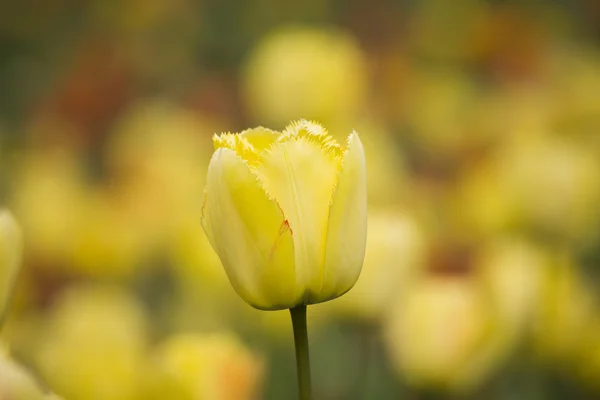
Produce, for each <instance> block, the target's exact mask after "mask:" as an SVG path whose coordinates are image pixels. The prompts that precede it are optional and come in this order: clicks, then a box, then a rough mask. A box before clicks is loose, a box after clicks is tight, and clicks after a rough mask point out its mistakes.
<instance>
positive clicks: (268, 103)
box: [242, 27, 367, 127]
mask: <svg viewBox="0 0 600 400" xmlns="http://www.w3.org/2000/svg"><path fill="white" fill-rule="evenodd" d="M242 79H243V89H244V97H245V101H246V105H247V107H248V108H249V110H250V112H251V113H252V116H253V117H254V119H255V120H257V121H263V122H264V123H266V124H269V125H272V126H276V127H283V126H284V124H286V123H287V121H289V120H291V119H293V118H297V117H298V116H301V117H303V118H308V119H317V120H320V121H323V122H324V123H326V124H334V123H335V122H336V121H339V120H344V119H348V118H352V117H354V116H355V115H356V113H357V112H358V111H360V108H361V106H362V105H363V104H364V102H365V101H366V95H367V74H366V60H365V57H364V55H363V54H362V52H361V50H360V49H359V47H358V45H357V43H356V42H355V41H354V39H353V38H352V37H350V36H348V35H347V34H345V33H342V32H337V31H329V30H323V29H315V28H302V27H296V28H292V27H285V28H282V29H279V30H277V31H274V32H272V33H270V34H269V35H268V36H266V37H265V38H264V39H263V40H262V41H260V42H259V43H258V45H257V47H256V48H255V49H254V51H253V53H252V54H251V56H250V58H249V60H248V63H247V66H246V68H245V71H244V76H243V77H242Z"/></svg>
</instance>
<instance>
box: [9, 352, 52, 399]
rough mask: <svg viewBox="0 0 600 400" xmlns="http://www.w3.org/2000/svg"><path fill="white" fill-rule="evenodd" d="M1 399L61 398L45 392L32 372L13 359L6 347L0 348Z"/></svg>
mask: <svg viewBox="0 0 600 400" xmlns="http://www.w3.org/2000/svg"><path fill="white" fill-rule="evenodd" d="M0 399H2V400H59V399H58V397H55V396H54V395H52V394H50V393H45V392H44V390H42V388H41V387H40V385H39V384H38V382H36V380H35V379H34V378H33V377H32V376H31V374H30V373H29V372H28V371H26V370H25V369H24V368H23V367H22V366H21V365H19V364H17V363H16V362H15V361H14V360H12V359H11V358H10V357H9V355H8V354H7V352H6V350H5V349H0Z"/></svg>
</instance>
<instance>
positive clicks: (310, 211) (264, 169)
mask: <svg viewBox="0 0 600 400" xmlns="http://www.w3.org/2000/svg"><path fill="white" fill-rule="evenodd" d="M261 156H262V163H261V164H260V165H258V166H257V167H256V172H257V174H258V176H259V177H260V180H261V181H262V182H263V185H264V187H265V189H266V190H267V192H268V193H269V194H270V195H272V196H273V197H274V198H275V199H277V202H278V203H279V205H280V207H281V209H282V210H283V214H284V215H285V217H286V219H287V220H288V221H289V225H290V227H291V230H292V237H293V239H294V249H295V261H296V274H297V279H298V284H299V285H301V286H303V287H304V288H305V289H306V292H305V294H304V303H307V304H308V303H313V302H314V296H315V295H316V293H317V292H318V290H319V289H320V287H321V272H322V270H323V265H324V261H325V240H326V235H327V219H328V215H329V202H330V200H331V196H332V193H333V188H334V186H335V182H336V180H337V170H338V167H339V159H338V158H336V157H334V156H333V155H332V154H330V153H329V152H326V151H324V150H323V149H322V148H321V147H320V146H319V145H318V144H317V143H316V142H314V141H311V140H308V139H307V138H293V139H290V140H288V141H285V142H282V143H278V144H275V145H273V147H271V148H270V149H269V150H268V151H266V152H264V153H263V154H261Z"/></svg>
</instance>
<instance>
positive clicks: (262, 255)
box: [202, 148, 301, 309]
mask: <svg viewBox="0 0 600 400" xmlns="http://www.w3.org/2000/svg"><path fill="white" fill-rule="evenodd" d="M202 226H203V227H204V230H205V232H206V233H207V236H208V238H209V240H210V242H211V245H212V246H213V248H214V249H215V251H216V252H217V254H218V255H219V258H220V259H221V262H222V264H223V266H224V268H225V271H226V272H227V276H228V277H229V280H230V282H231V284H232V286H233V287H234V289H235V290H236V291H237V292H238V294H239V295H240V296H241V297H242V298H243V299H244V300H245V301H246V302H248V303H249V304H250V305H252V306H254V307H256V308H262V309H279V308H289V307H291V306H294V305H296V304H297V303H298V298H299V296H300V295H301V293H300V292H298V291H297V290H296V275H295V265H294V244H293V241H292V233H291V230H290V228H289V224H288V223H287V221H286V220H285V219H284V217H283V214H282V212H281V210H280V209H279V207H278V205H277V203H276V202H275V201H274V200H272V199H270V198H269V197H268V196H267V194H266V193H265V191H264V190H263V189H262V187H261V185H260V183H259V182H258V181H257V179H256V177H255V176H254V175H253V174H252V172H251V171H250V169H249V167H248V164H247V163H246V162H245V161H244V160H242V158H240V157H239V156H238V155H236V154H235V153H234V152H233V151H232V150H230V149H226V148H221V149H218V150H217V151H216V152H215V154H214V155H213V158H212V159H211V162H210V166H209V170H208V177H207V186H206V199H205V204H204V208H203V216H202Z"/></svg>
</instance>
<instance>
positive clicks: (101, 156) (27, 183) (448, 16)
mask: <svg viewBox="0 0 600 400" xmlns="http://www.w3.org/2000/svg"><path fill="white" fill-rule="evenodd" d="M0 4H1V5H0V153H1V154H0V164H1V167H0V181H1V184H0V199H1V203H2V204H3V206H5V207H7V208H9V209H10V210H12V211H13V213H14V214H15V215H16V217H17V218H18V220H19V221H20V223H21V225H22V227H23V230H24V235H25V242H26V243H25V254H24V266H23V271H22V273H21V275H20V278H19V281H18V283H17V289H16V293H15V298H14V300H13V305H12V308H11V310H10V314H9V315H8V319H7V321H6V324H5V326H4V327H3V330H2V334H1V338H2V343H3V346H5V347H8V348H9V349H10V356H8V355H4V356H3V357H4V358H7V357H11V358H10V360H12V361H10V362H17V363H19V364H20V365H22V366H23V368H26V369H27V371H29V372H28V373H30V374H31V375H32V376H34V377H35V379H37V380H38V381H39V384H40V385H41V386H42V387H44V388H49V389H51V390H52V391H54V392H56V393H57V394H59V395H61V396H62V397H64V399H65V400H145V399H161V400H164V399H173V400H198V399H199V400H222V399H226V400H252V399H291V398H294V397H295V393H296V376H295V364H294V354H293V347H292V333H291V324H290V321H289V316H288V314H287V313H286V312H285V311H281V312H260V311H256V310H253V309H251V308H250V307H249V306H247V305H246V304H245V303H243V301H242V300H240V299H239V298H238V297H237V296H236V294H235V293H234V291H233V289H232V288H231V287H230V285H229V283H228V281H227V279H226V276H225V274H224V272H223V270H222V268H221V266H220V264H219V261H218V259H217V258H216V256H215V255H214V253H213V252H212V250H211V248H210V246H209V245H208V243H207V241H206V239H205V237H204V233H203V232H202V228H201V226H200V212H201V204H202V191H203V185H204V180H205V174H206V168H207V165H208V161H209V159H210V155H211V153H212V144H211V136H212V135H213V133H219V132H224V131H231V132H236V131H240V130H242V129H244V128H247V127H252V126H258V125H264V126H267V127H270V128H273V129H281V128H283V127H285V125H286V124H287V123H288V122H289V121H290V120H295V119H299V118H308V119H315V120H317V121H319V122H321V123H323V124H324V125H325V126H326V127H327V128H328V129H329V131H330V133H332V134H333V135H334V136H335V137H336V138H338V139H339V140H340V141H343V140H344V138H345V137H346V136H347V135H348V134H349V133H350V132H351V130H352V129H356V130H357V131H358V132H359V133H360V134H361V138H362V140H363V142H364V145H365V149H366V153H367V162H368V170H369V171H368V179H369V181H368V186H369V193H368V196H369V207H370V210H371V211H370V213H371V215H370V219H369V232H368V244H367V255H366V260H365V264H364V269H363V274H362V276H361V278H360V280H359V282H358V284H357V285H356V287H355V288H354V289H353V290H352V291H351V292H350V293H348V294H347V295H345V296H343V297H342V298H340V299H338V300H335V301H332V302H329V303H326V304H321V305H315V306H312V307H310V308H309V324H310V329H309V330H310V339H311V345H312V349H311V350H312V369H313V375H314V378H313V379H314V386H315V396H316V398H317V399H331V400H334V399H350V400H352V399H382V400H385V399H414V400H421V399H423V400H428V399H484V398H485V399H524V400H537V399H540V400H541V399H597V398H600V303H599V301H600V299H598V294H599V293H600V292H599V288H600V270H599V268H598V267H599V266H600V48H599V47H598V45H599V43H600V6H599V3H598V2H596V1H594V0H572V1H566V0H564V1H562V0H554V1H535V0H525V1H475V0H455V1H443V0H423V1H417V0H413V1H408V0H407V1H392V0H378V1H369V2H366V1H358V0H305V1H277V0H249V1H236V0H201V1H195V0H125V1H114V0H85V1H75V0H51V1H39V0H32V1H20V2H17V1H12V2H11V1H3V2H1V3H0Z"/></svg>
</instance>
